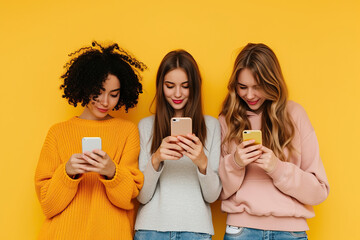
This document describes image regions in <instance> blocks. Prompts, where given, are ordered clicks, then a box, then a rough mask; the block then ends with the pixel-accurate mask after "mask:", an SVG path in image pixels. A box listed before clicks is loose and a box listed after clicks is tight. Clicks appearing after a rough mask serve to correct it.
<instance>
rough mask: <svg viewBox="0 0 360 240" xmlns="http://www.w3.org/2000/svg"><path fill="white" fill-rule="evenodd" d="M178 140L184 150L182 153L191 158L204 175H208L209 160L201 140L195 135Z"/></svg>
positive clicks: (179, 137) (181, 137)
mask: <svg viewBox="0 0 360 240" xmlns="http://www.w3.org/2000/svg"><path fill="white" fill-rule="evenodd" d="M177 138H178V139H179V141H180V142H178V143H177V144H178V145H179V146H180V147H182V148H183V149H184V151H182V152H181V153H182V154H184V155H185V156H187V157H188V158H190V159H191V160H192V161H193V163H194V164H195V165H196V166H198V168H199V171H200V172H201V173H202V174H206V167H207V161H208V159H207V157H206V155H205V153H204V147H203V144H202V142H201V141H200V139H199V138H198V137H197V136H195V134H188V135H186V137H183V136H178V137H177Z"/></svg>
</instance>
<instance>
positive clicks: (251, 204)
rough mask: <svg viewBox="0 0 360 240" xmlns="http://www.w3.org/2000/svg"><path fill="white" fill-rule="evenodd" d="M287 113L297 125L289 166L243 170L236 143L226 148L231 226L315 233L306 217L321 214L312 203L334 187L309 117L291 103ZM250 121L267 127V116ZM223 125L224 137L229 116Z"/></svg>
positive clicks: (225, 198)
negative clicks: (322, 160) (235, 159)
mask: <svg viewBox="0 0 360 240" xmlns="http://www.w3.org/2000/svg"><path fill="white" fill-rule="evenodd" d="M287 109H288V111H289V113H290V115H291V117H292V119H293V121H294V123H295V137H294V139H293V141H292V144H293V146H294V147H295V149H296V151H295V153H294V154H293V156H292V157H291V158H290V159H288V160H289V161H288V162H282V161H279V162H278V163H277V165H276V167H275V169H274V170H273V171H272V172H270V173H266V172H265V171H264V170H262V169H261V168H260V167H258V166H256V165H255V164H249V165H248V166H246V167H245V168H241V167H239V166H238V165H237V164H236V162H235V161H234V152H235V150H236V146H237V145H236V143H235V142H231V143H230V144H224V145H223V146H222V153H221V159H220V166H219V174H220V178H221V181H222V184H223V190H222V193H221V199H222V205H221V209H222V210H223V211H224V212H227V213H228V216H227V224H228V225H232V226H239V227H249V228H257V229H264V230H278V231H305V230H308V229H309V227H308V225H307V223H306V219H307V218H311V217H314V216H315V214H314V210H313V208H312V206H311V205H316V204H319V203H321V202H323V201H324V200H325V199H326V197H327V196H328V194H329V184H328V180H327V178H326V174H325V169H324V166H323V164H322V162H321V159H320V155H319V145H318V141H317V138H316V135H315V132H314V129H313V127H312V125H311V123H310V121H309V118H308V117H307V114H306V112H305V110H304V109H303V108H302V107H301V106H300V105H299V104H297V103H295V102H292V101H289V102H288V105H287ZM248 118H249V120H250V123H251V127H252V129H261V113H260V114H259V115H257V114H255V113H253V112H248ZM219 121H220V125H221V131H222V138H224V137H225V135H226V132H227V131H228V127H227V125H226V122H225V118H224V116H222V115H220V117H219ZM285 155H287V151H286V150H285Z"/></svg>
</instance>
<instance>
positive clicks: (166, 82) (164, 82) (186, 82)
mask: <svg viewBox="0 0 360 240" xmlns="http://www.w3.org/2000/svg"><path fill="white" fill-rule="evenodd" d="M164 83H169V84H175V83H173V82H170V81H169V80H167V81H165V82H164ZM185 83H189V80H188V81H185V82H182V83H180V84H185Z"/></svg>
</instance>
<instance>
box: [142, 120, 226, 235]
mask: <svg viewBox="0 0 360 240" xmlns="http://www.w3.org/2000/svg"><path fill="white" fill-rule="evenodd" d="M205 123H206V128H207V138H206V141H205V144H204V143H203V144H204V145H205V147H204V152H205V155H206V156H207V158H208V165H207V169H206V174H205V175H204V174H202V173H200V172H199V170H198V168H197V166H196V165H195V164H194V163H193V162H192V161H191V159H189V158H188V157H186V156H184V157H182V158H181V159H179V160H165V161H164V162H163V164H162V165H161V166H160V169H159V171H155V169H154V168H153V166H152V164H151V153H150V149H151V141H152V139H151V137H152V134H153V124H154V116H150V117H147V118H144V119H142V120H141V121H140V122H139V126H138V127H139V132H140V147H141V150H140V155H139V168H140V170H141V171H142V172H143V173H144V177H145V181H144V186H143V188H142V189H141V191H140V194H139V196H138V200H139V202H140V203H141V204H140V207H139V211H138V214H137V218H136V223H135V230H140V229H143V230H156V231H188V232H201V233H208V234H212V235H214V228H213V225H212V219H211V209H210V204H209V203H212V202H214V201H216V200H217V199H218V197H219V195H220V192H221V187H222V186H221V182H220V178H219V175H218V167H219V160H220V145H221V136H220V134H221V131H220V124H219V122H218V120H217V119H215V118H213V117H210V116H205Z"/></svg>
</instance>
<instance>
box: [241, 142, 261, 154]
mask: <svg viewBox="0 0 360 240" xmlns="http://www.w3.org/2000/svg"><path fill="white" fill-rule="evenodd" d="M261 147H262V145H260V144H256V145H251V146H248V147H246V148H244V152H246V153H249V152H253V151H256V150H259V149H261Z"/></svg>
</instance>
